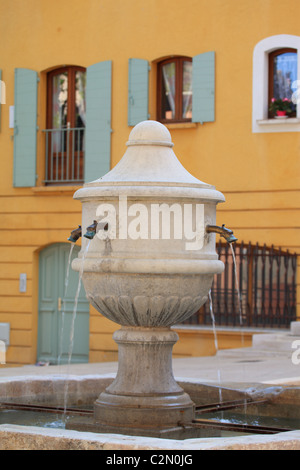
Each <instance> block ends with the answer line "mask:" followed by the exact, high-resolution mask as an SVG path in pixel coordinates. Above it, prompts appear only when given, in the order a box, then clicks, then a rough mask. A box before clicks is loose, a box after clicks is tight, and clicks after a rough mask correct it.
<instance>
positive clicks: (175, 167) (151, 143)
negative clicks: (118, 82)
mask: <svg viewBox="0 0 300 470" xmlns="http://www.w3.org/2000/svg"><path fill="white" fill-rule="evenodd" d="M126 145H127V150H126V152H125V154H124V155H123V157H122V159H121V160H120V161H119V163H117V165H116V166H115V167H114V168H113V169H112V170H111V171H109V172H108V173H107V174H106V175H104V176H102V177H101V178H99V179H97V180H94V181H91V182H89V183H86V184H85V185H84V187H83V188H81V189H79V190H78V191H77V192H76V193H75V195H74V198H75V199H81V198H82V197H93V196H97V195H100V192H101V193H103V191H104V193H105V194H106V195H107V196H108V195H109V194H108V193H109V192H111V191H112V190H113V188H114V191H115V192H116V191H118V193H119V194H120V192H123V191H122V188H123V189H124V192H126V193H127V195H130V193H131V191H130V189H129V188H131V189H133V188H135V189H136V190H137V193H136V194H135V195H145V196H146V195H150V194H149V191H150V188H149V187H152V193H151V195H154V194H153V191H154V192H155V193H157V192H158V189H159V188H160V189H161V190H162V195H164V196H166V195H167V193H170V192H172V197H174V196H175V197H176V196H179V197H180V196H183V197H192V198H194V197H197V198H198V197H203V196H205V198H207V199H209V200H212V199H213V200H214V201H215V202H223V201H224V200H225V199H224V196H223V194H221V193H220V192H219V191H216V190H215V187H214V186H212V185H210V184H206V183H204V182H203V181H200V180H199V179H197V178H195V177H194V176H192V175H191V174H190V173H189V172H188V171H187V170H186V169H185V168H184V167H183V165H182V164H181V163H180V161H179V160H178V158H177V157H176V155H175V153H174V151H173V148H172V147H173V145H174V144H173V142H172V139H171V134H170V132H169V130H168V129H167V127H166V126H164V125H163V124H161V123H159V122H157V121H151V120H148V121H142V122H140V123H139V124H137V125H136V126H135V127H134V128H133V129H132V131H131V133H130V135H129V139H128V141H127V143H126ZM158 187H159V188H158ZM96 188H97V189H96ZM108 188H110V189H108ZM125 188H126V189H125ZM138 188H139V189H138ZM142 188H143V190H144V192H143V194H142ZM154 188H156V189H154ZM171 188H172V189H171ZM199 191H200V192H199ZM203 191H204V193H203ZM103 195H104V194H103Z"/></svg>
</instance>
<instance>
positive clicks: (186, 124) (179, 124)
mask: <svg viewBox="0 0 300 470" xmlns="http://www.w3.org/2000/svg"><path fill="white" fill-rule="evenodd" d="M163 124H164V125H165V126H166V127H167V128H168V129H194V128H196V127H197V123H196V122H173V123H169V124H167V123H163Z"/></svg>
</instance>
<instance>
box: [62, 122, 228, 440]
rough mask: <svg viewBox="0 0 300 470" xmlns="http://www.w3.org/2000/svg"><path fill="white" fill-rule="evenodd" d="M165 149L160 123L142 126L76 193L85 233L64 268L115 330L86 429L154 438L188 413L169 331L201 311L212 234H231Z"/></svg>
mask: <svg viewBox="0 0 300 470" xmlns="http://www.w3.org/2000/svg"><path fill="white" fill-rule="evenodd" d="M172 147H173V143H172V140H171V135H170V133H169V131H168V129H167V128H166V127H165V126H164V125H162V124H160V123H158V122H155V121H145V122H141V123H139V124H138V125H137V126H135V127H134V128H133V130H132V131H131V133H130V136H129V140H128V142H127V150H126V152H125V154H124V156H123V158H122V159H121V160H120V162H119V163H118V164H117V165H116V166H115V167H114V168H113V170H111V171H110V172H109V173H107V174H106V175H105V176H103V177H101V178H99V179H97V180H95V181H92V182H90V183H87V184H85V185H84V187H83V188H81V189H79V190H78V191H77V192H76V193H75V195H74V198H75V199H78V200H80V201H81V203H82V228H83V229H82V230H85V229H86V228H88V230H87V233H86V238H85V237H84V238H83V239H82V248H81V252H80V254H79V257H78V258H77V259H75V260H74V261H73V264H72V268H73V269H74V270H76V271H80V272H81V273H82V280H83V284H84V288H85V291H86V295H87V298H88V300H89V302H90V303H91V304H92V305H93V306H94V307H95V308H96V310H97V311H98V312H100V313H101V314H102V315H104V316H105V317H107V318H108V319H110V320H112V321H113V322H115V323H117V324H118V325H120V326H121V328H120V329H119V330H117V331H116V332H115V333H114V335H113V338H114V340H115V341H116V343H117V344H118V351H119V360H118V372H117V376H116V378H115V380H114V381H113V382H112V384H111V385H110V386H108V387H107V388H106V390H105V391H104V392H102V393H101V394H100V396H99V397H98V399H97V400H96V402H95V406H94V418H93V423H90V425H89V427H88V428H86V429H88V430H95V431H99V432H103V431H108V432H118V433H122V432H125V433H126V432H127V433H128V430H130V429H131V430H134V433H135V434H136V435H139V434H143V433H145V432H146V433H147V434H148V435H154V434H151V432H152V431H153V433H154V432H155V433H157V432H158V431H160V430H166V429H169V430H171V429H176V428H178V426H179V427H180V426H182V425H186V424H188V423H189V422H191V421H192V419H193V417H194V403H193V402H192V400H191V399H190V397H189V395H188V394H187V393H185V392H184V390H183V389H182V388H181V387H180V386H179V385H178V384H177V383H176V381H175V379H174V376H173V372H172V348H173V345H174V344H175V343H176V342H177V340H178V335H177V333H176V332H175V331H174V330H172V329H171V327H172V325H174V324H178V323H181V322H183V321H184V320H186V319H187V318H189V317H190V316H191V315H193V314H194V313H195V312H196V311H198V310H199V308H200V307H201V306H202V305H203V304H204V303H205V302H206V300H207V297H208V293H209V290H210V287H211V284H212V281H213V277H214V275H215V274H218V273H221V272H222V270H223V263H222V262H221V261H219V260H218V259H217V254H216V251H215V233H214V232H218V233H220V234H221V235H222V234H223V236H224V237H226V236H227V235H228V234H229V235H230V236H231V237H232V239H230V240H229V241H233V240H235V239H234V237H233V236H232V232H231V231H230V230H228V229H225V228H224V227H222V228H220V227H216V226H215V225H214V224H215V222H216V205H217V203H219V202H223V201H224V196H223V195H222V194H221V193H220V192H218V191H217V190H216V189H215V187H214V186H211V185H209V184H206V183H203V182H202V181H200V180H198V179H197V178H195V177H193V176H192V175H191V174H190V173H189V172H188V171H187V170H185V168H184V167H183V166H182V165H181V163H180V162H179V160H178V159H177V157H176V155H175V153H174V151H173V149H172ZM83 233H84V232H83ZM89 239H90V240H89ZM69 426H71V427H72V426H73V428H76V425H75V424H73V425H72V424H70V425H69ZM156 435H157V434H156Z"/></svg>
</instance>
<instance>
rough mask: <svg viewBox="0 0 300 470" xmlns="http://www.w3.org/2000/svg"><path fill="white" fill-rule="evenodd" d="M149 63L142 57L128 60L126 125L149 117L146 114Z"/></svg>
mask: <svg viewBox="0 0 300 470" xmlns="http://www.w3.org/2000/svg"><path fill="white" fill-rule="evenodd" d="M148 86H149V64H148V61H147V60H144V59H129V62H128V125H129V126H135V125H136V124H138V123H139V122H141V121H146V120H147V119H149V115H148Z"/></svg>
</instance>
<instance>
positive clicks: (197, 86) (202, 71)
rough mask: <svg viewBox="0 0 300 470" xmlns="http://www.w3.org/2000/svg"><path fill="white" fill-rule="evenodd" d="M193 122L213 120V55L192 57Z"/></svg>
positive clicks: (206, 54)
mask: <svg viewBox="0 0 300 470" xmlns="http://www.w3.org/2000/svg"><path fill="white" fill-rule="evenodd" d="M192 83H193V84H192V86H193V118H192V121H193V122H201V123H203V122H212V121H214V120H215V53H214V52H213V51H212V52H205V53H204V54H199V55H197V56H195V57H193V82H192Z"/></svg>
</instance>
